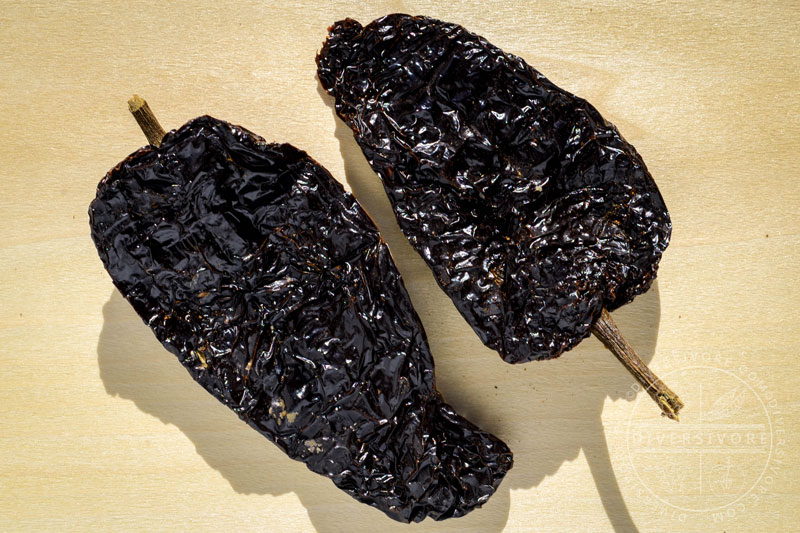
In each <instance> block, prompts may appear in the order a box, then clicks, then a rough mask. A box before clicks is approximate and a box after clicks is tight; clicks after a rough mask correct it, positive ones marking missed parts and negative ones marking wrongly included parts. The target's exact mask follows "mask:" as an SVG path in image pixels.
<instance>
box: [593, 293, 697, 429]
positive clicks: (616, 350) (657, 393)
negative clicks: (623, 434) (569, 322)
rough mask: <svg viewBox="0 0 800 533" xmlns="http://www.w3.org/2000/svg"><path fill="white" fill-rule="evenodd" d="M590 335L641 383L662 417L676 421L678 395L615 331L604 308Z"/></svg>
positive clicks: (680, 404)
mask: <svg viewBox="0 0 800 533" xmlns="http://www.w3.org/2000/svg"><path fill="white" fill-rule="evenodd" d="M592 333H594V334H595V336H596V337H597V338H598V339H600V340H601V341H602V343H603V344H605V345H606V348H608V349H609V350H611V352H612V353H613V354H614V355H616V356H617V359H619V361H620V362H621V363H622V364H623V365H625V368H627V369H628V371H629V372H630V373H631V374H633V377H635V378H636V381H638V382H639V383H641V385H642V387H644V390H645V391H647V393H648V394H649V395H650V396H651V397H652V398H653V399H654V400H655V401H656V403H657V404H658V406H659V407H660V408H661V412H662V413H663V414H664V416H666V417H668V418H671V419H673V420H678V411H680V410H681V408H682V407H683V402H682V401H681V400H680V398H678V395H677V394H675V393H674V392H672V391H671V390H670V389H669V387H667V386H666V385H664V382H663V381H661V380H660V379H658V376H656V375H655V374H654V373H653V371H652V370H650V369H649V368H648V367H647V364H646V363H645V362H644V361H642V358H641V357H639V355H638V354H637V353H636V352H635V351H634V349H633V348H632V347H631V345H630V344H628V341H626V340H625V338H624V337H623V336H622V334H621V333H620V332H619V329H617V325H616V324H615V323H614V320H612V319H611V315H610V314H609V312H608V311H607V310H606V309H605V308H604V309H603V312H602V314H601V315H600V318H598V319H597V322H595V323H594V325H593V326H592Z"/></svg>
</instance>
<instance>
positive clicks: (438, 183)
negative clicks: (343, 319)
mask: <svg viewBox="0 0 800 533" xmlns="http://www.w3.org/2000/svg"><path fill="white" fill-rule="evenodd" d="M317 65H318V71H317V72H318V76H319V79H320V81H321V83H322V85H323V87H324V88H325V89H326V90H327V91H328V92H329V93H330V94H331V95H333V96H334V97H335V99H336V112H337V113H338V115H339V117H340V118H341V119H342V120H344V122H345V123H346V124H347V125H348V126H350V128H352V130H353V133H354V135H355V138H356V141H357V142H358V144H359V145H360V146H361V149H362V151H363V152H364V155H365V156H366V158H367V160H368V161H369V163H370V165H371V166H372V168H373V169H374V170H375V171H376V172H377V173H378V175H379V176H380V178H381V180H382V181H383V185H384V187H385V190H386V192H387V194H388V195H389V199H390V201H391V203H392V206H393V208H394V211H395V214H396V216H397V221H398V223H399V225H400V228H401V229H402V230H403V232H404V233H405V235H406V236H407V237H408V239H409V240H410V241H411V243H412V245H413V246H414V247H415V248H416V250H417V251H418V252H419V253H420V254H421V255H422V257H423V258H424V259H425V261H426V262H427V263H428V265H429V266H430V267H431V269H432V270H433V272H434V274H435V277H436V279H437V281H438V283H439V285H441V287H442V288H443V289H444V290H445V292H446V293H447V294H448V295H449V296H450V298H451V299H452V300H453V302H454V303H455V305H456V307H457V308H458V310H459V311H460V312H461V314H462V315H464V317H465V318H466V320H467V321H468V322H469V324H470V325H471V326H472V328H473V329H474V330H475V331H476V332H477V333H478V335H479V336H480V338H481V340H482V341H483V342H484V343H485V344H486V345H487V346H489V347H491V348H493V349H495V350H497V351H498V352H499V353H500V355H501V356H502V357H503V359H505V360H506V361H508V362H511V363H518V362H524V361H530V360H534V359H547V358H552V357H556V356H558V355H560V354H561V353H562V352H563V351H565V350H568V349H570V348H571V347H573V346H575V345H576V344H577V343H578V342H580V341H581V340H582V339H583V338H585V337H586V336H587V335H589V331H590V327H591V325H592V324H593V323H594V322H595V320H596V319H597V318H598V317H599V315H600V313H601V311H602V309H603V307H604V306H605V307H606V308H608V309H609V310H613V309H615V308H617V307H619V306H620V305H623V304H625V303H626V302H629V301H631V300H632V299H633V298H634V296H636V295H637V294H640V293H642V292H644V291H646V290H647V289H648V288H649V287H650V285H651V283H652V281H653V279H654V278H655V275H656V270H657V267H658V262H659V260H660V258H661V255H662V252H663V251H664V249H665V248H666V246H667V244H668V242H669V237H670V231H671V223H670V218H669V214H668V213H667V209H666V206H665V205H664V201H663V199H662V198H661V195H660V193H659V191H658V188H657V187H656V184H655V182H654V181H653V179H652V177H651V175H650V174H649V172H648V171H647V168H646V167H645V164H644V162H643V161H642V158H641V157H640V156H639V154H638V153H637V152H636V150H635V149H634V148H633V146H631V145H630V144H629V143H628V142H626V141H625V140H624V139H623V138H622V136H621V135H620V134H619V132H618V131H617V129H616V128H615V127H614V126H613V125H612V124H610V123H609V122H607V121H606V120H604V119H603V117H602V116H601V115H600V113H598V111H597V110H596V109H595V108H594V107H592V106H591V105H590V104H589V103H587V102H586V101H585V100H583V99H581V98H578V97H576V96H574V95H572V94H570V93H568V92H567V91H564V90H563V89H560V88H559V87H557V86H555V85H554V84H553V83H551V82H550V81H548V80H547V79H546V78H545V77H544V76H543V75H542V74H540V73H539V72H537V71H536V70H535V69H533V68H532V67H530V66H529V65H527V64H526V63H525V61H523V60H522V59H520V58H519V57H515V56H513V55H511V54H507V53H505V52H503V51H502V50H500V49H499V48H497V47H495V46H493V45H491V44H490V43H488V42H487V41H486V40H485V39H483V38H481V37H479V36H477V35H475V34H473V33H470V32H468V31H467V30H465V29H464V28H462V27H461V26H458V25H456V24H449V23H445V22H441V21H438V20H435V19H431V18H427V17H411V16H408V15H400V14H395V15H389V16H386V17H383V18H381V19H378V20H376V21H374V22H372V23H371V24H369V25H368V26H366V27H362V26H361V24H359V23H358V22H356V21H354V20H351V19H347V20H343V21H340V22H337V23H336V24H334V25H333V26H332V27H331V28H330V31H329V35H328V38H327V40H326V42H325V44H324V45H323V47H322V50H321V52H320V53H319V55H318V56H317Z"/></svg>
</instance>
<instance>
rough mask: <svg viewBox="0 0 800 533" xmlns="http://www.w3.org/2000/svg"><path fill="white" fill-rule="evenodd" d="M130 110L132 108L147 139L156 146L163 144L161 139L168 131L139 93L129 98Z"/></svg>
mask: <svg viewBox="0 0 800 533" xmlns="http://www.w3.org/2000/svg"><path fill="white" fill-rule="evenodd" d="M128 110H130V112H131V114H132V115H133V118H135V119H136V122H137V123H139V127H140V128H142V133H144V136H145V137H147V141H148V142H149V143H150V144H152V145H154V146H161V139H163V138H164V135H166V134H167V132H165V131H164V128H162V127H161V124H159V123H158V119H157V118H156V116H155V115H154V114H153V112H152V111H151V110H150V106H149V105H147V102H145V101H144V99H143V98H142V97H141V96H139V95H138V94H134V95H133V97H132V98H131V99H130V100H128Z"/></svg>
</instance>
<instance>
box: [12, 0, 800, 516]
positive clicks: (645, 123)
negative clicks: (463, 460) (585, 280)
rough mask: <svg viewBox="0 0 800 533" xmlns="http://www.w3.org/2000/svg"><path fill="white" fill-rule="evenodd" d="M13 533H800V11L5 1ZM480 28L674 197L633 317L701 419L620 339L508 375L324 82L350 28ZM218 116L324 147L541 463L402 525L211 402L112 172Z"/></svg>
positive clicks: (632, 329) (513, 436)
mask: <svg viewBox="0 0 800 533" xmlns="http://www.w3.org/2000/svg"><path fill="white" fill-rule="evenodd" d="M0 7H2V9H0V50H1V51H2V54H0V139H2V143H0V175H1V176H2V184H3V189H2V194H0V275H1V276H2V278H1V279H0V302H2V303H1V304H0V380H1V384H0V529H10V530H20V531H30V530H80V531H84V530H95V529H106V530H146V531H151V530H189V529H191V530H206V531H228V530H253V531H287V532H288V531H292V532H294V531H314V530H316V531H320V532H335V531H374V530H380V531H386V532H388V531H498V530H503V529H505V530H507V531H529V530H530V531H592V532H594V531H610V530H612V529H613V530H616V531H634V530H637V529H638V530H639V531H643V532H644V531H665V530H674V531H729V532H730V531H752V530H762V531H790V530H795V531H797V530H798V519H800V516H798V504H797V502H798V497H800V494H799V493H800V485H798V479H800V466H798V455H799V454H798V448H797V438H798V434H797V432H798V429H800V427H798V422H800V415H798V412H799V411H800V405H798V399H797V390H798V385H799V383H798V362H797V361H798V348H800V342H799V341H798V336H799V334H800V328H798V319H799V318H800V313H798V310H797V305H798V303H797V302H798V296H800V291H799V290H798V280H799V278H800V276H798V262H799V261H800V253H799V251H798V244H800V239H799V237H798V226H799V225H800V186H798V178H799V176H798V164H799V163H800V160H799V159H800V158H799V157H798V149H800V144H799V143H798V137H799V136H800V107H799V106H798V96H800V95H799V94H798V83H800V74H798V73H799V72H800V61H798V34H800V8H799V7H798V3H797V2H796V1H793V2H785V1H776V2H770V1H766V2H764V1H758V2H750V3H748V2H711V3H708V2H692V3H686V2H666V1H658V2H652V3H643V4H639V5H632V4H631V3H630V2H624V1H603V2H593V3H587V4H584V3H583V2H528V3H525V2H512V1H507V2H500V3H498V2H472V3H463V4H462V3H458V2H450V1H442V2H430V3H428V2H421V1H409V2H402V1H397V2H369V3H364V4H363V5H359V4H355V3H350V2H341V1H339V2H317V1H307V2H302V1H296V0H292V1H289V2H276V3H273V2H266V1H248V2H243V1H232V2H139V1H132V2H131V1H129V2H118V1H114V2H105V1H103V2H75V1H62V2H42V3H40V2H30V1H24V2H22V1H9V0H5V1H4V2H2V6H0ZM397 11H400V12H408V13H412V14H427V15H431V16H435V17H438V18H441V19H444V20H448V21H453V22H457V23H460V24H463V25H465V26H466V27H467V28H469V29H471V30H473V31H475V32H478V33H480V34H482V35H483V36H485V37H486V38H488V39H489V40H490V41H491V42H493V43H495V44H496V45H498V46H500V47H502V48H503V49H504V50H506V51H508V52H512V53H515V54H518V55H521V56H522V57H524V58H525V59H526V60H527V61H528V62H530V63H531V64H532V65H534V66H535V67H537V68H538V69H539V70H540V71H541V72H543V73H544V74H545V75H547V76H548V77H549V78H550V79H551V80H553V81H554V82H556V83H557V84H559V85H560V86H562V87H564V88H566V89H568V90H570V91H572V92H575V93H577V94H578V95H581V96H583V97H585V98H587V99H588V100H589V101H591V102H592V103H593V104H594V105H595V106H597V107H598V108H599V109H600V110H601V112H602V113H604V115H605V116H606V117H607V118H609V119H610V120H611V121H613V122H614V123H616V124H617V125H618V126H619V128H620V130H621V131H622V133H623V134H624V135H625V136H626V138H627V139H628V140H630V141H631V142H632V143H633V144H634V145H635V146H636V147H637V148H638V150H639V151H640V152H641V154H642V155H643V157H644V159H645V160H646V162H647V164H648V166H649V168H650V169H651V171H652V173H653V175H654V176H655V178H656V180H657V182H658V184H659V186H660V188H661V192H662V193H663V196H664V198H665V200H666V202H667V205H668V206H669V208H670V212H671V215H672V220H673V223H674V232H673V240H672V244H671V245H670V247H669V249H668V250H667V252H666V254H665V256H664V259H663V261H662V263H661V270H660V273H659V279H658V283H657V286H655V287H654V288H653V289H652V290H651V291H650V292H649V293H648V294H646V295H644V296H642V297H640V298H639V299H637V301H636V302H634V303H633V304H631V305H629V306H627V307H625V308H624V309H621V310H619V311H618V312H616V313H615V315H614V316H615V318H616V320H617V322H618V323H619V325H620V327H621V328H622V329H623V331H624V332H625V333H626V334H627V336H628V337H629V339H630V340H631V342H632V343H633V344H634V345H635V346H636V347H637V348H638V349H639V350H640V351H641V352H642V354H643V355H644V356H645V358H646V359H648V360H650V361H651V365H652V367H653V368H654V370H655V371H656V372H657V373H659V374H660V375H662V376H663V377H664V378H665V380H666V381H667V382H668V384H669V385H670V386H671V387H672V388H673V389H674V390H675V391H677V392H678V393H679V394H680V395H681V397H682V398H683V400H684V401H685V403H686V408H685V410H684V411H683V413H682V421H681V422H680V424H675V423H674V422H670V421H668V420H666V419H662V418H660V417H659V416H658V412H657V410H656V409H655V407H654V406H653V405H651V404H650V400H649V398H647V397H646V396H644V397H643V394H641V393H637V391H636V390H635V389H634V388H632V385H633V381H632V379H631V377H630V376H629V375H628V374H627V373H626V372H625V370H623V369H622V368H621V367H620V366H619V365H618V364H617V363H616V361H615V360H614V358H613V357H612V356H611V355H610V354H609V353H608V352H606V351H605V350H604V349H603V348H602V346H601V345H600V344H599V342H597V341H596V340H594V339H588V340H586V341H585V342H583V343H582V344H581V345H580V346H579V347H578V348H577V349H575V350H573V351H572V352H570V353H568V354H567V355H565V356H564V357H562V358H560V359H558V360H555V361H550V362H544V363H530V364H527V365H522V366H513V367H512V366H511V365H506V364H504V363H503V362H502V361H501V360H500V359H499V358H498V357H497V355H496V354H494V353H493V352H491V351H490V350H488V349H487V348H485V347H483V346H482V345H481V343H480V342H479V341H478V338H477V337H476V336H475V335H474V334H473V333H472V332H471V330H470V329H469V328H468V327H467V325H466V323H465V322H464V321H463V320H462V318H461V317H460V315H459V314H458V313H457V312H456V310H455V308H454V307H453V305H452V304H451V302H450V301H449V300H448V299H447V298H446V297H445V296H444V294H443V293H442V292H441V291H440V290H438V288H437V287H436V285H435V282H434V279H433V277H432V276H431V273H430V272H429V271H428V269H427V268H426V267H425V265H424V264H423V262H422V261H421V260H420V258H419V257H418V256H417V255H416V254H415V253H413V251H412V249H411V248H410V247H409V245H408V244H407V243H406V241H405V239H404V238H403V237H402V235H401V234H400V232H399V230H398V228H397V226H396V224H395V221H394V218H393V216H392V214H391V211H390V209H389V205H388V202H387V200H386V197H385V196H384V193H383V192H382V190H381V188H380V186H379V183H378V180H377V178H376V176H375V175H374V174H373V173H372V172H371V170H370V169H369V167H368V166H367V164H366V163H365V161H364V159H363V157H362V156H361V154H360V152H359V151H358V150H357V147H356V144H355V142H354V141H353V139H352V136H351V135H350V133H349V131H348V130H347V129H346V128H345V127H344V126H343V125H342V123H341V122H338V121H337V120H336V119H335V118H334V115H333V112H332V103H331V99H330V98H328V97H327V96H325V95H324V94H323V92H322V91H321V90H320V87H319V84H318V82H317V80H316V78H315V64H314V56H315V53H316V51H317V50H318V49H319V48H320V44H321V43H322V41H323V39H324V37H325V34H326V28H327V26H328V25H329V24H331V23H332V22H334V21H336V20H338V19H340V18H343V17H345V16H350V17H354V18H357V19H358V20H360V21H362V22H364V23H366V22H369V21H370V20H372V19H374V18H376V17H378V16H380V15H382V14H387V13H391V12H397ZM134 92H136V93H139V94H141V95H143V96H144V97H145V98H147V99H148V101H149V102H150V105H151V107H152V108H153V109H154V111H155V112H156V113H157V115H158V116H159V118H160V119H161V122H162V123H163V124H164V126H165V127H167V128H174V127H178V126H180V125H181V124H183V123H184V122H185V121H186V120H188V119H190V118H192V117H194V116H197V115H200V114H205V113H207V114H211V115H214V116H216V117H219V118H223V119H226V120H228V121H231V122H233V123H237V124H241V125H243V126H245V127H247V128H250V129H252V130H253V131H254V132H257V133H259V134H261V135H262V136H264V137H265V138H267V139H268V140H274V141H285V142H291V143H293V144H295V145H297V146H299V147H301V148H303V149H305V150H307V151H308V152H309V153H310V154H311V155H312V156H313V157H314V158H316V159H317V160H318V161H320V162H321V163H322V164H323V165H325V166H326V167H327V168H328V169H329V170H330V171H331V172H332V173H333V175H334V176H335V177H336V178H337V179H339V180H341V181H342V182H343V183H345V184H346V186H347V187H348V188H350V189H351V190H352V191H353V192H354V193H355V194H356V195H357V197H358V198H359V200H360V201H361V202H362V204H363V205H364V207H365V208H366V209H367V210H368V211H369V212H370V213H371V214H372V216H373V217H374V218H375V220H376V222H377V223H378V225H379V226H380V228H381V229H382V230H383V232H384V235H385V238H386V240H387V241H388V243H389V245H390V247H391V249H392V251H393V253H394V256H395V258H396V260H397V263H398V266H399V268H400V270H401V272H402V274H403V276H404V278H405V281H406V285H407V287H408V289H409V292H410V294H411V297H412V299H413V301H414V304H415V306H416V308H417V310H418V311H419V314H420V315H421V317H422V321H423V323H424V325H425V328H426V330H427V333H428V337H429V338H430V341H431V345H432V349H433V353H434V356H435V358H436V364H437V379H438V383H439V386H440V388H441V390H442V391H443V393H444V395H445V397H446V398H447V400H448V401H449V402H451V403H452V404H453V405H454V406H456V407H457V409H458V410H459V411H460V412H461V413H463V414H465V415H466V416H467V417H469V418H470V419H471V420H473V421H475V422H477V423H478V424H479V425H481V426H483V427H484V428H486V429H488V430H491V431H492V432H494V433H495V434H497V435H499V436H500V437H502V438H503V439H504V440H505V441H506V442H507V443H508V444H509V445H510V446H511V448H512V449H513V451H514V453H515V467H514V469H513V470H512V471H511V472H510V474H509V475H508V477H507V478H506V480H505V481H504V482H503V484H502V485H501V487H500V489H499V491H498V493H497V494H496V495H495V496H493V497H492V499H491V500H490V501H489V502H488V503H487V504H486V505H485V506H484V508H482V509H480V510H477V511H475V512H473V513H472V514H471V515H469V516H468V517H466V518H463V519H460V520H451V521H447V522H443V523H434V522H425V523H423V524H418V525H413V526H403V525H401V524H397V523H394V522H392V521H390V520H389V519H388V518H386V517H384V516H383V515H382V514H381V513H380V512H378V511H375V510H373V509H371V508H369V507H367V506H364V505H361V504H359V503H357V502H355V500H352V499H351V498H350V497H349V496H347V495H345V494H344V493H342V492H340V491H339V490H337V489H335V488H334V487H333V485H332V484H331V483H330V482H329V481H328V480H326V479H324V478H322V477H319V476H317V475H314V474H312V473H310V472H309V471H308V470H306V468H305V467H304V466H303V465H302V464H300V463H296V462H293V461H290V460H289V459H287V458H286V457H285V456H284V455H283V454H282V453H281V452H279V451H278V449H277V448H275V447H274V446H273V445H271V444H270V443H269V442H267V441H266V440H264V439H263V438H261V437H260V436H258V435H257V434H256V433H255V432H253V431H252V430H250V429H248V428H247V427H245V426H244V424H242V423H241V422H240V421H239V420H238V419H237V418H236V417H235V416H234V415H233V413H231V412H229V411H228V410H226V409H225V408H224V407H223V406H222V405H221V404H219V403H217V402H216V400H214V399H212V398H211V397H210V396H209V395H207V394H206V393H205V392H204V391H203V390H201V388H200V387H198V386H196V385H195V384H194V383H193V382H192V381H191V380H190V379H189V377H188V376H187V375H186V373H185V371H184V370H183V369H182V368H181V367H180V366H179V365H178V363H177V362H176V361H175V360H174V358H173V357H172V356H171V355H169V354H168V353H167V352H166V351H165V350H163V349H162V348H161V347H160V345H159V344H158V343H157V342H156V340H155V339H154V337H153V335H152V334H151V333H150V331H149V330H148V328H147V327H146V326H144V325H143V324H142V323H141V322H140V320H139V319H138V318H137V317H136V316H135V314H134V313H133V311H132V310H131V308H130V307H129V306H128V305H127V304H126V303H125V301H124V300H122V298H121V297H120V296H119V295H118V294H117V293H116V292H115V290H114V288H113V286H112V284H111V280H110V279H109V277H108V275H107V274H106V273H105V271H104V270H103V268H102V265H101V263H100V260H99V259H98V257H97V254H96V252H95V250H94V247H93V244H92V242H91V240H90V238H89V225H88V217H87V207H88V205H89V202H90V201H91V199H92V198H93V197H94V194H95V187H96V185H97V182H98V181H99V180H100V178H102V176H103V175H104V174H105V173H106V171H108V170H109V169H110V168H111V167H112V166H113V165H114V164H115V163H117V162H118V161H120V160H121V159H122V158H123V157H125V156H126V155H127V154H129V153H130V152H132V151H133V150H135V149H136V148H137V147H139V146H140V145H142V144H144V140H143V137H142V134H141V133H140V131H139V130H138V128H137V126H136V124H135V122H134V121H133V119H132V118H131V117H130V116H129V115H128V111H127V109H126V105H125V102H126V99H127V98H128V97H129V96H130V95H131V94H132V93H134Z"/></svg>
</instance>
